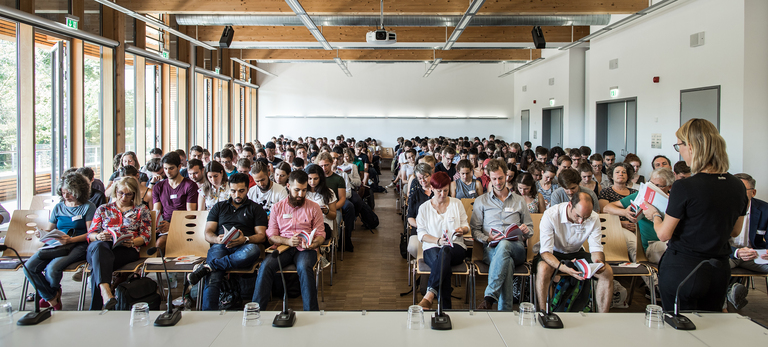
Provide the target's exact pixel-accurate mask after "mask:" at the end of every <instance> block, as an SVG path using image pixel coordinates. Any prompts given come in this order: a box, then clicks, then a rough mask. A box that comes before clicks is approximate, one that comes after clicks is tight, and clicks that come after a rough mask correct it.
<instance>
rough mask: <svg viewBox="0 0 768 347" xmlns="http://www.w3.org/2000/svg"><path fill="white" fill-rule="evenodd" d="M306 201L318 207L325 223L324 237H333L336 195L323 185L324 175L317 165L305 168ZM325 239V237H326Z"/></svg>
mask: <svg viewBox="0 0 768 347" xmlns="http://www.w3.org/2000/svg"><path fill="white" fill-rule="evenodd" d="M307 176H308V178H307V200H311V201H314V202H316V203H317V204H318V205H320V210H321V211H322V212H323V222H325V235H334V236H336V235H335V234H334V233H333V221H334V220H335V219H336V201H338V199H337V198H336V193H334V192H333V189H330V188H328V186H327V185H326V184H325V173H324V172H323V168H321V167H320V166H319V165H312V166H310V167H308V168H307ZM326 237H327V236H326Z"/></svg>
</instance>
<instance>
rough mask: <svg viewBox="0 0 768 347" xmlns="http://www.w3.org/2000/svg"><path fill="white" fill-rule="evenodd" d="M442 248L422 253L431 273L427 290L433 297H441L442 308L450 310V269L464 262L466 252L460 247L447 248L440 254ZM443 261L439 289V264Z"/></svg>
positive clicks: (451, 290)
mask: <svg viewBox="0 0 768 347" xmlns="http://www.w3.org/2000/svg"><path fill="white" fill-rule="evenodd" d="M441 250H442V248H440V247H433V248H430V249H427V250H425V251H424V262H425V263H427V265H429V268H430V269H431V272H430V273H429V281H427V290H428V291H430V292H432V294H435V297H437V298H439V297H440V295H442V301H443V308H444V309H450V308H451V292H453V287H451V267H453V266H456V265H459V264H461V262H463V261H464V257H465V255H466V250H465V249H464V248H461V246H455V247H448V249H447V250H446V251H443V252H440V251H441ZM441 261H443V266H442V268H443V274H442V280H443V281H442V282H443V286H442V289H441V290H440V291H441V293H438V292H437V289H438V288H440V278H441V275H440V262H441Z"/></svg>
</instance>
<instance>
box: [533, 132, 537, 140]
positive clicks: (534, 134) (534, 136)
mask: <svg viewBox="0 0 768 347" xmlns="http://www.w3.org/2000/svg"><path fill="white" fill-rule="evenodd" d="M536 134H538V131H536V130H534V131H533V139H534V140H535V139H536Z"/></svg>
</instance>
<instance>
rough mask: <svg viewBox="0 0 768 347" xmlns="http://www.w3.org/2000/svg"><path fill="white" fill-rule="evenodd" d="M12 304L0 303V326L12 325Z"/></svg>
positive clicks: (7, 302) (8, 302)
mask: <svg viewBox="0 0 768 347" xmlns="http://www.w3.org/2000/svg"><path fill="white" fill-rule="evenodd" d="M13 313H14V312H13V304H11V302H10V301H0V325H2V324H13Z"/></svg>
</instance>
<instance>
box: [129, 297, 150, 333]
mask: <svg viewBox="0 0 768 347" xmlns="http://www.w3.org/2000/svg"><path fill="white" fill-rule="evenodd" d="M147 325H149V304H147V303H146V302H137V303H135V304H133V306H132V307H131V326H132V327H145V326H147Z"/></svg>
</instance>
